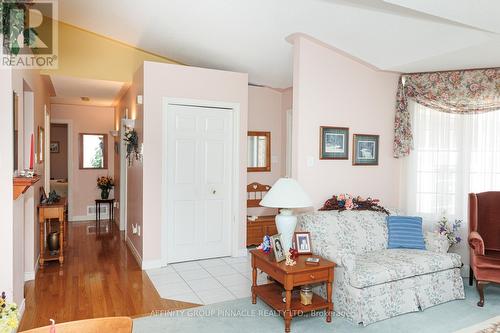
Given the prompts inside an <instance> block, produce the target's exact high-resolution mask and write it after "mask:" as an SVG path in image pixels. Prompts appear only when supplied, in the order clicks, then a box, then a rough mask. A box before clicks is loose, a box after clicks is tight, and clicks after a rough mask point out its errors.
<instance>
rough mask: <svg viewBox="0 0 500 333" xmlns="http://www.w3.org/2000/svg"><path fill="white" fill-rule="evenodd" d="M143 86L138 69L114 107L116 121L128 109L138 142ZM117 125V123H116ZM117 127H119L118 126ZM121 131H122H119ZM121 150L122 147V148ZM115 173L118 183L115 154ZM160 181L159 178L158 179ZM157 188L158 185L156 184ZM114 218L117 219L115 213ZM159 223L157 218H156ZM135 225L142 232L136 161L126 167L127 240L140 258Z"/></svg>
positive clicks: (140, 188) (139, 167)
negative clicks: (133, 228) (138, 99)
mask: <svg viewBox="0 0 500 333" xmlns="http://www.w3.org/2000/svg"><path fill="white" fill-rule="evenodd" d="M143 86H144V70H143V67H142V66H141V68H139V69H138V70H137V72H136V73H135V75H134V81H133V82H132V84H131V86H130V88H129V89H128V90H127V92H126V94H125V95H124V96H123V97H122V98H121V99H120V102H119V103H118V105H117V106H116V111H115V121H116V119H118V120H119V119H121V118H125V109H128V112H129V117H130V118H133V119H135V129H136V131H137V134H138V136H139V142H143V141H144V131H143V128H144V112H143V108H142V105H138V104H136V96H137V95H142V94H143ZM118 124H119V123H118ZM118 126H119V125H118ZM120 130H123V129H120ZM121 149H123V146H122V148H121ZM115 172H116V174H117V175H118V177H117V179H118V183H120V179H121V175H120V156H119V155H117V154H115ZM158 179H160V177H159V178H158ZM158 186H159V184H158ZM119 189H120V187H119V186H118V187H117V188H116V189H115V193H116V195H115V197H116V198H117V199H118V200H119V196H120V195H119V193H120V192H119ZM115 216H117V217H119V216H120V214H119V212H117V213H116V214H115ZM157 220H158V222H159V217H158V218H157ZM133 224H134V225H135V224H137V225H138V226H140V227H141V230H143V229H144V228H143V164H142V163H141V162H138V161H134V163H133V164H132V165H130V166H128V167H127V238H128V240H129V241H130V242H131V243H132V245H133V246H134V248H135V249H136V251H137V252H138V254H139V255H140V256H141V257H142V252H143V251H142V247H143V245H142V244H143V235H144V233H141V236H139V235H137V234H133V233H132V225H133Z"/></svg>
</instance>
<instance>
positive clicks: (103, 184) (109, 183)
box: [97, 176, 115, 199]
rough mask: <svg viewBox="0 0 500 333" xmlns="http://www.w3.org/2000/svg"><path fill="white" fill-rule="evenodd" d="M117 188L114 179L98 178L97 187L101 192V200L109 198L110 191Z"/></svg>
mask: <svg viewBox="0 0 500 333" xmlns="http://www.w3.org/2000/svg"><path fill="white" fill-rule="evenodd" d="M114 186H115V183H114V181H113V178H111V177H105V176H103V177H99V178H97V187H98V188H99V189H100V190H101V199H108V198H109V191H111V189H112V188H113V187H114Z"/></svg>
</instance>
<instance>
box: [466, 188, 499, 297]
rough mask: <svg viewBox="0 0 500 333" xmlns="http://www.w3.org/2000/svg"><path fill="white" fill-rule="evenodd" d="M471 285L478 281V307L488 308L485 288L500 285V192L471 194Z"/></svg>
mask: <svg viewBox="0 0 500 333" xmlns="http://www.w3.org/2000/svg"><path fill="white" fill-rule="evenodd" d="M469 246H470V275H469V284H470V285H472V282H473V279H474V278H475V279H476V286H477V290H478V292H479V298H480V299H479V302H478V303H477V305H478V306H481V307H482V306H484V285H485V284H487V283H489V282H493V283H500V192H483V193H470V194H469Z"/></svg>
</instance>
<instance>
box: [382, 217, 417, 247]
mask: <svg viewBox="0 0 500 333" xmlns="http://www.w3.org/2000/svg"><path fill="white" fill-rule="evenodd" d="M387 229H388V230H389V243H388V245H387V248H388V249H397V248H405V249H420V250H425V242H424V235H423V233H422V218H421V217H417V216H415V217H414V216H387Z"/></svg>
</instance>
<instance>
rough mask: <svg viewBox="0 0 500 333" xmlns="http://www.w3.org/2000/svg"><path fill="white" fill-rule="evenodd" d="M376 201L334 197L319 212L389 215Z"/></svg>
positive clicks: (340, 195) (344, 195) (347, 195)
mask: <svg viewBox="0 0 500 333" xmlns="http://www.w3.org/2000/svg"><path fill="white" fill-rule="evenodd" d="M379 202H380V201H379V200H378V199H372V198H366V199H365V198H363V197H361V196H357V197H354V196H352V195H350V194H339V195H334V196H332V197H331V198H330V199H328V200H327V201H326V202H325V204H324V205H323V207H322V208H321V209H320V210H338V211H344V210H371V211H375V212H383V213H386V214H387V215H389V212H388V211H387V210H386V209H385V208H384V207H382V206H380V205H379Z"/></svg>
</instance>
